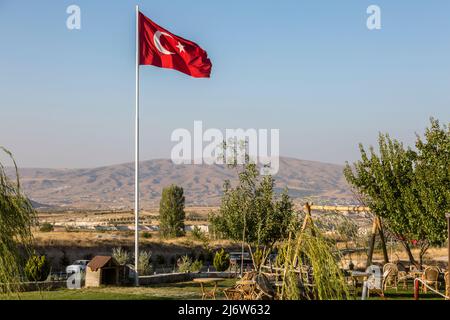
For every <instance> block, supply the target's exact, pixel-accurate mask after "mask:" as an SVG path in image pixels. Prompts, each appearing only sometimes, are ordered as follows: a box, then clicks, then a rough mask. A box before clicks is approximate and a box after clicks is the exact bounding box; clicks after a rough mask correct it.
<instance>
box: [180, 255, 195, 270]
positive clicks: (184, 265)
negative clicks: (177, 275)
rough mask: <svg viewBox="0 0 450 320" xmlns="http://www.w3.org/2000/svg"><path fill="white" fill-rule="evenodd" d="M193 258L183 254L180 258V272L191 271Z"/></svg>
mask: <svg viewBox="0 0 450 320" xmlns="http://www.w3.org/2000/svg"><path fill="white" fill-rule="evenodd" d="M191 264H192V260H191V258H189V257H188V256H182V257H181V258H180V259H178V262H177V265H178V272H189V270H190V268H191Z"/></svg>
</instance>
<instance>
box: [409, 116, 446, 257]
mask: <svg viewBox="0 0 450 320" xmlns="http://www.w3.org/2000/svg"><path fill="white" fill-rule="evenodd" d="M416 149H417V156H416V159H415V160H416V161H415V171H414V181H413V183H412V185H411V187H410V189H408V190H407V191H408V192H407V194H406V196H405V197H404V201H405V205H406V206H407V207H408V208H409V210H410V211H411V212H412V214H413V215H414V217H415V219H414V221H413V222H414V223H415V227H414V228H413V230H415V234H414V235H413V239H414V240H417V242H418V244H419V245H420V249H421V250H420V254H419V263H420V264H422V263H423V256H424V255H425V253H426V251H427V249H428V248H429V246H436V245H442V244H443V243H444V242H445V240H446V238H447V232H446V231H447V221H446V219H445V213H446V212H449V211H450V129H449V126H446V125H443V126H442V127H441V126H440V124H439V121H437V120H435V119H433V118H432V119H431V124H430V127H429V128H427V129H426V131H425V135H424V138H421V137H420V136H417V141H416Z"/></svg>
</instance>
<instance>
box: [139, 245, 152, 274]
mask: <svg viewBox="0 0 450 320" xmlns="http://www.w3.org/2000/svg"><path fill="white" fill-rule="evenodd" d="M151 256H152V253H151V251H141V252H140V253H139V258H138V267H137V269H138V272H139V275H141V276H146V275H149V274H150V273H151V264H150V258H151Z"/></svg>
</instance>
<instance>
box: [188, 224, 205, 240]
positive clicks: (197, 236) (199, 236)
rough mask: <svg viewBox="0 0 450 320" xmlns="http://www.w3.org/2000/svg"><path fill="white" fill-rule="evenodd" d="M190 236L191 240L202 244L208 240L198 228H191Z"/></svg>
mask: <svg viewBox="0 0 450 320" xmlns="http://www.w3.org/2000/svg"><path fill="white" fill-rule="evenodd" d="M191 235H192V238H194V239H195V240H198V241H202V242H204V241H207V240H208V238H207V237H206V234H205V232H203V231H202V229H200V228H199V227H198V226H194V228H192V231H191Z"/></svg>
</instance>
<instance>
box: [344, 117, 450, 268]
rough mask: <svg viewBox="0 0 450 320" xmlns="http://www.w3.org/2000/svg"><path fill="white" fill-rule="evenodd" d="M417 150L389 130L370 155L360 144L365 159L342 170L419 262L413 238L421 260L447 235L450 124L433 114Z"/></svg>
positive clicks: (410, 254) (418, 142)
mask: <svg viewBox="0 0 450 320" xmlns="http://www.w3.org/2000/svg"><path fill="white" fill-rule="evenodd" d="M416 149H417V150H411V149H410V148H405V147H404V146H403V144H402V143H401V142H399V141H397V140H395V139H391V138H390V137H389V135H387V134H380V136H379V152H378V153H376V152H375V150H374V148H373V147H371V148H370V149H369V150H370V151H369V154H368V153H367V152H366V151H365V149H364V147H363V146H362V145H360V152H361V160H359V161H357V162H355V163H354V164H353V167H352V166H350V165H349V164H348V163H347V165H346V167H345V169H344V175H345V177H346V179H347V181H348V182H349V183H350V184H351V185H352V186H353V187H354V188H355V189H356V191H357V192H358V193H359V194H360V195H361V196H362V199H363V202H364V203H365V204H366V205H368V206H369V207H370V208H371V210H372V212H373V213H374V214H376V215H378V216H380V217H382V218H383V219H384V222H385V224H386V225H387V227H388V229H389V231H391V232H392V233H393V234H394V235H395V236H396V238H397V239H399V240H400V241H401V243H402V244H403V245H404V247H405V249H406V251H407V253H408V256H409V259H410V261H411V262H412V263H416V261H415V259H414V257H413V255H412V253H411V250H410V245H409V244H410V243H411V242H413V243H418V244H419V245H420V246H421V251H420V254H419V263H420V264H421V263H422V260H423V256H424V254H425V252H426V250H427V249H428V247H429V246H430V245H437V244H441V243H442V242H443V241H444V239H445V237H446V235H445V230H446V222H445V212H446V211H447V210H448V209H449V203H450V202H449V170H450V161H449V154H450V143H449V131H448V127H447V126H444V127H443V128H441V127H440V125H439V123H438V122H437V121H436V120H434V119H431V127H430V128H428V129H427V131H426V133H425V140H422V139H421V138H420V137H417V142H416Z"/></svg>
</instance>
